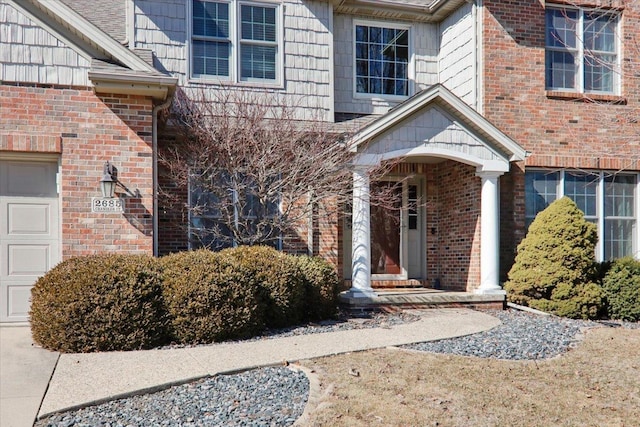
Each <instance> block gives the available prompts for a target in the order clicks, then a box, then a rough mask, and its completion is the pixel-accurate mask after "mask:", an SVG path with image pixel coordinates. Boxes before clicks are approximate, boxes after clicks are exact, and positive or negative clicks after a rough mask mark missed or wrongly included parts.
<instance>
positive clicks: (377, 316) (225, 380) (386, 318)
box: [35, 310, 640, 427]
mask: <svg viewBox="0 0 640 427" xmlns="http://www.w3.org/2000/svg"><path fill="white" fill-rule="evenodd" d="M487 313H488V314H491V315H493V316H495V317H497V318H499V319H500V320H501V321H502V324H501V325H500V326H497V327H495V328H493V329H492V330H490V331H487V332H482V333H478V334H474V335H469V336H465V337H460V338H453V339H448V340H441V341H434V342H427V343H419V344H412V345H407V346H403V348H409V349H414V350H421V351H429V352H436V353H449V354H458V355H464V356H475V357H484V358H496V359H509V360H524V359H529V360H531V359H545V358H549V357H554V356H556V355H558V354H561V353H563V352H565V351H566V350H567V349H569V348H570V347H571V346H572V345H574V344H575V343H576V342H577V340H578V335H579V334H580V332H581V331H582V330H583V329H584V328H592V327H607V326H608V327H624V328H634V329H635V328H640V323H638V322H635V323H632V322H612V321H607V322H588V321H580V320H569V319H563V318H558V317H553V316H542V315H537V314H531V313H527V312H522V311H516V310H505V311H489V312H487ZM419 318H420V316H419V315H417V314H410V313H406V312H399V313H391V314H383V313H364V314H363V315H361V316H359V317H354V316H353V315H349V314H347V313H341V315H340V316H339V318H338V319H337V320H334V321H331V322H322V323H318V324H308V325H304V326H300V327H295V328H288V329H282V330H278V331H268V332H266V333H265V334H264V335H263V336H261V337H256V338H253V339H272V338H279V337H286V336H292V335H304V334H314V333H321V332H331V331H337V330H346V329H357V328H376V327H390V326H392V325H397V324H402V323H407V322H413V321H415V320H418V319H419ZM213 345H215V344H213ZM174 347H177V346H174ZM308 394H309V381H308V379H307V378H306V376H305V375H304V374H303V373H302V372H298V371H293V370H291V369H289V368H287V367H278V368H263V369H255V370H251V371H247V372H244V373H241V374H235V375H222V376H217V377H214V378H209V379H206V380H201V381H198V382H194V383H190V384H185V385H181V386H176V387H172V388H170V389H167V390H164V391H160V392H157V393H151V394H146V395H141V396H134V397H130V398H125V399H120V400H115V401H111V402H107V403H104V404H101V405H96V406H92V407H88V408H85V409H80V410H77V411H71V412H66V413H63V414H56V415H53V416H51V417H48V418H45V419H43V420H40V421H38V422H37V423H36V424H35V426H36V427H44V426H56V427H57V426H64V427H71V426H76V427H80V426H82V427H84V426H87V427H89V426H105V427H106V426H109V427H116V426H118V427H120V426H122V427H129V426H131V427H134V426H289V425H292V424H293V423H294V422H295V420H296V419H297V418H298V417H300V416H301V415H302V412H303V411H304V406H305V404H306V401H307V397H308Z"/></svg>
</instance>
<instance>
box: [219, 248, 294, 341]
mask: <svg viewBox="0 0 640 427" xmlns="http://www.w3.org/2000/svg"><path fill="white" fill-rule="evenodd" d="M220 253H221V255H222V256H226V257H229V258H231V259H233V260H235V262H237V267H238V268H239V269H240V270H239V271H238V272H237V274H238V275H239V277H241V278H242V280H243V281H244V282H245V283H247V284H249V283H251V284H252V286H257V287H258V289H260V291H261V292H260V295H261V297H262V301H263V303H264V304H265V313H264V323H265V325H266V327H268V328H281V327H285V326H291V325H296V324H299V323H300V322H301V321H302V320H304V317H305V316H304V309H305V307H304V303H305V300H304V292H305V280H304V276H303V275H302V272H301V270H300V268H299V267H298V264H297V263H296V262H295V257H294V256H292V255H285V254H284V253H282V252H279V251H277V250H275V249H273V248H270V247H268V246H239V247H237V248H231V249H225V250H223V251H221V252H220Z"/></svg>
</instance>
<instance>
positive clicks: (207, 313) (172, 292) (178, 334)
mask: <svg viewBox="0 0 640 427" xmlns="http://www.w3.org/2000/svg"><path fill="white" fill-rule="evenodd" d="M161 263H162V266H163V269H164V272H163V276H164V281H163V295H164V298H165V304H166V305H167V308H168V310H169V314H170V315H171V321H172V324H171V325H172V330H171V332H172V336H173V337H174V339H176V340H178V341H179V342H181V343H210V342H214V341H222V340H225V339H233V338H247V337H250V336H254V335H256V334H258V333H259V332H260V331H262V330H263V329H264V325H263V321H262V319H263V309H262V306H261V304H260V301H259V295H258V291H259V288H258V287H257V286H256V285H255V283H254V282H253V281H252V280H250V279H249V280H247V277H246V276H245V275H244V274H242V273H243V272H242V268H241V266H240V264H239V263H238V261H237V260H235V259H233V258H232V257H229V256H226V255H225V254H223V253H221V252H217V253H216V252H211V251H208V250H204V249H202V250H198V251H190V252H180V253H177V254H173V255H168V256H166V257H163V258H161Z"/></svg>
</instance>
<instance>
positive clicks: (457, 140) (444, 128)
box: [367, 107, 502, 160]
mask: <svg viewBox="0 0 640 427" xmlns="http://www.w3.org/2000/svg"><path fill="white" fill-rule="evenodd" d="M420 146H428V147H430V148H434V149H440V150H447V151H451V152H457V153H461V154H464V155H466V156H470V157H474V158H477V159H483V160H500V159H501V158H502V157H500V155H499V153H497V152H493V151H491V150H490V149H489V148H487V146H486V145H484V144H483V143H482V142H481V141H480V140H479V139H478V138H476V137H475V136H474V135H473V134H471V133H470V132H469V131H468V130H467V129H465V128H464V127H463V126H461V125H460V124H459V123H457V122H455V121H454V120H452V119H451V118H450V117H449V115H447V114H445V113H443V112H442V111H440V110H439V109H438V108H437V107H432V108H430V109H428V110H427V111H425V112H423V113H420V114H416V115H414V116H413V117H411V118H409V119H407V120H405V121H404V122H403V123H401V124H399V125H398V126H396V128H394V129H392V130H390V131H389V132H388V133H386V134H385V135H384V136H383V137H382V138H380V139H379V140H377V141H376V142H375V143H374V144H372V145H370V146H369V147H368V148H367V151H368V152H369V153H375V154H382V153H385V152H390V151H395V150H407V149H412V148H416V147H420Z"/></svg>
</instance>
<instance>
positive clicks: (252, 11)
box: [240, 5, 276, 42]
mask: <svg viewBox="0 0 640 427" xmlns="http://www.w3.org/2000/svg"><path fill="white" fill-rule="evenodd" d="M240 14H241V24H240V27H241V34H240V37H241V38H242V39H243V40H260V41H269V42H275V41H276V10H275V8H273V7H260V6H244V5H243V6H241V12H240Z"/></svg>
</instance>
